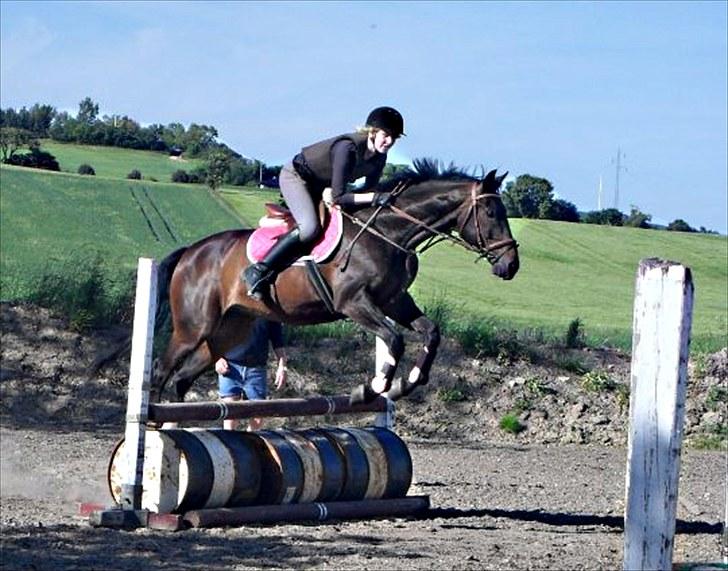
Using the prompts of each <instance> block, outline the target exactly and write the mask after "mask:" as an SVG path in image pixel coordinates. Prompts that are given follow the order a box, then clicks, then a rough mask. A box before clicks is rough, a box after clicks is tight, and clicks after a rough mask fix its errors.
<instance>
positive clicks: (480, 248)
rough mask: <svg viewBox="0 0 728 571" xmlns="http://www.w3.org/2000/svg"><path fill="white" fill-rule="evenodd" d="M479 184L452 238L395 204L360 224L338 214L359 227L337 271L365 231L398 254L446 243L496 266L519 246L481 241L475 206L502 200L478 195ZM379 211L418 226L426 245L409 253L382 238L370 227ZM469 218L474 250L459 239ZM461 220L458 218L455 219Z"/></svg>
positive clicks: (399, 188)
mask: <svg viewBox="0 0 728 571" xmlns="http://www.w3.org/2000/svg"><path fill="white" fill-rule="evenodd" d="M407 186H408V185H407V184H406V183H400V184H399V185H397V187H396V188H395V189H394V190H393V191H392V195H393V196H394V197H396V196H398V195H400V194H401V193H402V192H403V191H404V190H405V189H406V188H407ZM477 188H478V183H473V185H472V187H471V189H470V203H469V204H468V209H467V211H466V212H465V214H464V216H463V217H462V222H461V223H460V224H458V236H454V235H452V234H450V233H446V232H441V231H439V230H437V229H436V228H433V227H432V226H430V225H429V224H427V223H425V222H423V221H422V220H420V219H419V218H415V217H414V216H412V215H411V214H409V213H407V212H405V211H404V210H402V209H401V208H399V207H397V206H395V205H394V204H389V205H387V206H386V207H385V206H380V207H378V208H377V209H376V210H375V211H374V213H373V214H372V215H371V216H370V217H369V219H368V220H367V221H366V222H362V221H361V220H359V219H358V218H356V217H354V216H352V215H351V214H349V213H347V212H344V211H343V210H342V211H341V213H342V214H343V215H344V216H345V217H346V218H348V219H349V220H350V221H351V222H353V223H354V224H356V225H357V226H360V227H361V230H360V231H359V232H358V233H357V235H356V236H355V237H354V239H353V240H352V241H351V242H350V243H349V246H348V248H347V250H346V252H345V260H344V263H343V264H342V265H341V266H340V269H341V270H342V271H343V270H344V269H345V268H346V266H347V264H348V261H349V256H350V255H351V249H352V248H353V246H354V243H355V242H356V241H357V240H358V238H359V236H361V234H362V233H363V232H365V231H367V232H369V233H371V234H374V235H375V236H377V237H378V238H381V239H382V240H384V241H385V242H388V243H389V244H391V245H392V246H394V247H395V248H397V249H398V250H401V251H402V252H405V253H406V254H409V255H415V254H417V253H422V252H424V251H425V250H428V249H430V248H431V247H432V246H434V245H435V244H437V243H438V242H441V241H443V240H448V241H450V242H452V243H454V244H457V245H459V246H462V247H463V248H465V249H466V250H469V251H471V252H474V253H476V254H478V257H477V258H476V259H475V261H476V262H477V261H478V260H481V259H482V258H485V259H486V260H488V262H490V264H491V265H494V264H496V263H498V260H500V259H501V258H502V257H503V256H504V255H505V253H506V252H508V251H509V250H510V249H518V242H516V241H515V240H513V239H512V238H506V239H504V240H497V241H495V242H490V243H489V242H488V240H487V239H484V238H483V237H482V233H481V231H480V221H479V220H478V206H479V205H480V200H481V199H483V198H496V199H498V200H502V197H501V195H500V194H499V193H497V192H484V193H482V194H478V193H477ZM382 208H389V209H390V210H391V211H392V212H393V213H394V214H396V215H397V216H399V217H401V218H404V219H405V220H407V221H408V222H411V223H412V224H415V225H417V226H420V227H421V228H424V229H425V230H427V231H428V232H429V233H430V238H429V239H428V240H427V242H426V243H425V245H424V246H423V247H422V248H420V249H419V252H418V251H415V250H410V249H408V248H405V247H404V246H401V245H400V244H397V243H396V242H394V241H393V240H392V239H390V238H389V237H387V236H385V235H384V234H382V233H381V232H379V230H376V229H375V228H372V227H371V223H372V222H373V221H374V219H375V218H376V217H377V215H378V214H379V213H380V212H381V210H382ZM471 216H475V232H476V235H477V236H478V245H477V246H474V245H472V244H470V243H469V242H467V241H465V240H463V239H462V238H461V237H460V236H461V235H462V232H463V229H464V228H465V225H466V224H467V222H468V220H469V219H470V217H471ZM459 218H460V216H458V219H459ZM497 250H502V251H501V252H500V253H499V254H496V251H497Z"/></svg>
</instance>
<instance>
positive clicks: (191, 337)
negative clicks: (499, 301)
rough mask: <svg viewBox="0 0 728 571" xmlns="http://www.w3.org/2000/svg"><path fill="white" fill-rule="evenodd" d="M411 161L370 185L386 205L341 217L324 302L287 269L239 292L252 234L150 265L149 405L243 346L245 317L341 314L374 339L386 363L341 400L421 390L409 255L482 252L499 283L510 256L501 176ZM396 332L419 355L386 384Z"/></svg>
mask: <svg viewBox="0 0 728 571" xmlns="http://www.w3.org/2000/svg"><path fill="white" fill-rule="evenodd" d="M413 164H414V168H410V169H408V170H406V171H405V172H401V173H399V174H398V175H396V176H394V177H392V178H391V179H389V180H387V181H384V182H382V183H381V184H380V185H379V186H378V187H377V190H378V191H380V192H392V193H393V196H394V197H395V199H394V202H393V203H392V204H390V205H387V206H380V207H376V208H375V207H370V208H365V209H362V210H359V211H357V212H355V213H354V214H353V215H345V217H344V219H343V234H342V240H341V242H340V244H339V246H338V248H337V250H336V251H335V252H334V254H333V256H332V257H331V258H330V260H329V261H327V262H325V263H322V264H320V265H319V266H318V268H319V272H320V274H319V275H320V276H321V277H322V278H323V281H324V282H325V284H326V286H328V288H329V290H330V293H331V297H330V300H329V303H328V304H327V303H326V300H325V299H322V298H325V297H326V296H322V295H321V294H320V291H321V288H320V286H319V288H318V289H317V288H316V287H315V286H314V284H313V283H312V280H311V279H310V278H309V276H308V274H307V272H306V270H305V268H303V267H301V266H298V265H294V266H291V267H289V268H287V269H285V270H284V271H283V272H281V273H280V274H279V275H278V276H277V278H276V280H275V282H274V284H272V287H271V291H270V295H269V296H268V297H266V298H265V299H263V300H262V301H258V300H255V299H253V298H251V297H249V296H248V295H247V288H246V285H245V283H243V281H242V280H241V278H240V276H241V272H242V271H243V270H244V269H245V268H246V267H247V265H248V264H249V263H250V262H248V260H247V256H246V244H247V241H248V239H249V238H250V235H251V233H252V232H253V230H252V229H237V230H228V231H223V232H220V233H217V234H214V235H211V236H208V237H206V238H203V239H201V240H200V241H198V242H196V243H194V244H192V245H190V246H187V247H183V248H180V249H178V250H176V251H174V252H172V253H171V254H169V255H168V256H167V257H166V258H165V259H164V260H163V261H162V262H161V263H160V265H159V271H158V276H159V277H158V283H159V294H158V295H159V303H160V307H161V306H162V304H168V305H167V307H168V311H169V312H170V313H169V315H170V317H171V326H172V330H171V337H170V339H169V343H168V345H167V348H166V350H165V351H164V353H163V354H162V356H161V358H158V359H155V362H154V367H153V376H152V383H151V385H152V386H151V388H152V397H151V398H152V400H156V401H158V400H160V399H161V396H162V392H163V391H164V389H165V387H166V386H167V384H168V383H171V384H172V385H173V386H174V389H175V390H174V392H175V394H174V396H173V397H172V400H177V401H182V400H184V397H185V394H186V393H187V392H188V390H189V389H190V387H191V386H192V384H193V382H194V381H195V379H196V378H197V377H199V375H200V374H202V373H203V372H204V371H205V370H206V369H208V368H209V367H211V365H212V364H213V363H214V362H215V361H216V360H217V359H218V358H219V357H221V356H223V355H224V354H225V353H226V352H227V351H228V350H230V349H231V348H233V347H234V346H236V345H238V344H240V343H242V342H244V341H245V339H246V337H247V335H248V334H249V331H250V329H251V325H252V322H253V320H254V319H255V318H256V317H263V318H266V319H270V320H274V321H280V322H283V323H287V324H294V325H309V324H317V323H326V322H332V321H336V320H340V319H346V318H348V319H351V320H352V321H354V322H355V323H357V324H358V325H360V326H361V327H363V328H365V329H366V330H368V331H370V332H371V333H373V334H375V335H376V336H378V337H380V338H381V339H382V340H383V341H384V342H385V343H386V346H387V349H388V356H387V358H386V359H385V362H384V363H383V365H382V367H381V368H380V370H378V371H377V372H376V375H375V376H374V378H373V379H371V381H369V382H368V383H367V382H365V383H362V384H361V385H359V386H357V387H355V388H354V389H353V390H352V391H351V394H350V400H351V402H352V403H359V402H369V401H371V400H374V399H375V398H377V397H378V396H379V395H382V394H384V395H386V396H387V397H388V398H390V399H392V400H398V399H399V398H402V397H403V396H406V395H408V394H410V393H411V392H412V391H413V390H414V389H415V388H416V387H418V386H421V385H425V384H427V382H428V380H429V374H430V368H431V366H432V363H433V361H434V359H435V356H436V353H437V348H438V345H439V343H440V332H439V328H438V325H437V324H436V323H434V322H433V321H431V320H430V319H429V318H428V317H427V316H426V315H425V314H424V313H423V312H422V311H421V310H420V308H419V307H418V306H417V304H416V303H415V301H414V300H413V299H412V297H411V296H410V294H409V293H407V289H408V288H409V287H410V285H412V283H413V282H414V280H415V277H416V276H417V271H418V259H417V253H418V252H417V251H416V248H417V247H418V246H421V245H423V244H424V246H423V247H428V245H431V244H432V240H438V241H439V240H441V239H449V240H452V241H454V242H456V243H458V244H460V245H461V246H463V247H465V248H467V249H469V250H471V251H473V252H475V253H476V254H477V255H478V258H482V257H485V258H486V259H487V260H488V261H489V262H490V264H491V266H492V273H493V274H494V275H495V276H497V277H499V278H502V279H504V280H510V279H512V278H513V277H514V276H515V275H516V273H517V272H518V268H519V259H518V244H517V243H516V241H515V240H514V239H513V236H512V235H511V231H510V227H509V225H508V219H507V215H506V208H505V206H504V204H503V201H502V199H501V195H500V193H499V188H500V186H501V184H502V182H503V179H504V178H505V177H506V175H507V174H508V173H505V174H503V175H500V176H497V175H496V170H492V171H490V172H489V173H488V174H487V175H486V176H484V177H483V178H479V177H476V176H474V175H471V174H468V173H467V172H466V171H465V170H463V169H459V168H457V167H455V166H454V165H452V164H451V165H450V166H449V167H448V168H442V166H441V165H440V163H439V162H438V161H434V160H431V159H419V160H417V161H415V162H414V163H413ZM455 231H457V235H455V234H454V232H455ZM428 239H429V241H428ZM420 251H422V249H421V250H420ZM398 326H399V327H401V328H404V329H407V330H410V331H414V332H416V333H418V334H419V335H421V338H422V348H421V350H420V352H419V354H418V356H417V359H416V361H415V365H414V367H413V368H412V370H411V371H410V372H409V375H408V377H407V378H406V379H405V378H398V379H397V380H396V381H395V379H394V375H395V372H396V370H397V364H398V362H399V360H400V358H401V357H402V355H403V353H404V340H403V335H402V333H401V332H400V329H399V328H398Z"/></svg>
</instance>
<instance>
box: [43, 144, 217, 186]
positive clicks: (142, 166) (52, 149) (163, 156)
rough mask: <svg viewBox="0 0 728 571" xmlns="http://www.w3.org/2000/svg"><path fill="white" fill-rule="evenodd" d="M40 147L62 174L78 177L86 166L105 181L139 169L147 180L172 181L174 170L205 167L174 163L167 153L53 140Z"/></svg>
mask: <svg viewBox="0 0 728 571" xmlns="http://www.w3.org/2000/svg"><path fill="white" fill-rule="evenodd" d="M41 148H42V149H43V150H44V151H48V152H49V153H51V154H52V155H53V156H54V157H56V160H57V161H58V164H59V165H60V166H61V171H63V172H69V173H74V174H75V173H77V172H78V167H79V166H80V165H82V164H84V163H85V164H88V165H91V166H92V167H93V168H94V170H95V171H96V176H97V177H104V178H117V179H118V178H126V175H128V174H129V172H131V171H132V170H133V169H137V170H138V171H139V172H141V173H142V177H143V178H144V179H149V178H154V179H157V181H159V182H170V181H171V176H172V173H173V172H174V171H176V170H179V169H182V170H185V171H187V172H190V171H192V170H193V169H194V168H195V167H197V166H199V165H201V164H202V162H201V161H200V160H198V159H191V160H187V159H180V160H174V159H171V158H170V157H169V155H168V153H156V152H151V151H136V150H134V149H120V148H117V147H103V146H95V145H76V144H73V143H59V142H57V141H53V140H51V139H43V140H41Z"/></svg>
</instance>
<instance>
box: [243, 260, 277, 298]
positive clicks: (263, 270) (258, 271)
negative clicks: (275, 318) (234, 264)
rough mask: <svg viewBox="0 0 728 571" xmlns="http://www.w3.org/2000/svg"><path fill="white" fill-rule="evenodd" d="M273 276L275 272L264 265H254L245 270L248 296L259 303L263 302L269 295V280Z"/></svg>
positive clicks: (244, 279) (244, 276)
mask: <svg viewBox="0 0 728 571" xmlns="http://www.w3.org/2000/svg"><path fill="white" fill-rule="evenodd" d="M272 276H273V271H272V270H270V269H268V268H267V267H266V266H264V265H263V264H260V263H258V264H253V265H252V266H248V267H247V268H245V270H243V275H242V278H243V281H244V282H245V283H246V284H247V286H248V291H247V294H248V296H249V297H252V298H253V299H256V300H258V301H263V297H265V294H267V293H268V289H267V288H268V286H269V285H270V283H269V280H270V278H271V277H272Z"/></svg>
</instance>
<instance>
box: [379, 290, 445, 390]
mask: <svg viewBox="0 0 728 571" xmlns="http://www.w3.org/2000/svg"><path fill="white" fill-rule="evenodd" d="M390 309H391V311H389V313H390V315H391V316H392V318H393V319H395V320H396V321H397V322H398V323H400V324H401V325H404V326H405V327H407V328H409V329H412V330H413V331H415V332H417V333H419V334H420V335H422V341H423V345H422V350H421V351H420V354H419V355H418V356H417V361H416V362H415V366H414V367H413V368H412V370H411V371H410V373H409V376H408V377H407V379H406V380H405V379H398V382H396V383H394V384H393V386H392V388H391V389H390V391H389V393H388V394H387V396H388V397H389V398H390V399H392V400H398V399H400V398H402V397H403V396H406V395H408V394H410V393H411V392H412V391H413V390H414V389H415V388H416V387H418V386H420V385H426V384H427V382H428V381H429V380H430V369H431V367H432V363H433V361H434V360H435V356H436V355H437V348H438V347H439V345H440V329H439V327H438V326H437V324H436V323H434V322H433V321H432V320H430V319H429V318H428V317H427V316H426V315H425V314H423V313H422V311H420V309H419V308H418V307H417V305H416V304H415V302H414V300H413V299H412V298H411V297H410V296H409V295H408V294H405V296H404V297H401V298H399V299H398V300H397V302H396V303H395V304H393V305H392V307H391V308H390Z"/></svg>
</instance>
